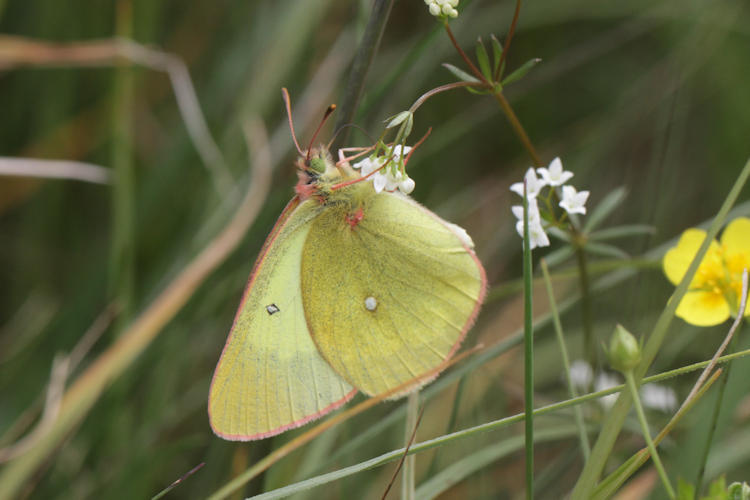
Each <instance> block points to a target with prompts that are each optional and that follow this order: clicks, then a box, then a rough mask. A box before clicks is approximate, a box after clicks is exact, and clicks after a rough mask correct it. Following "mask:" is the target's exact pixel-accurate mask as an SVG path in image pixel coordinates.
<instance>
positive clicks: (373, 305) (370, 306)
mask: <svg viewBox="0 0 750 500" xmlns="http://www.w3.org/2000/svg"><path fill="white" fill-rule="evenodd" d="M377 307H378V301H377V300H375V297H372V296H370V297H367V298H366V299H365V309H367V310H368V311H374V310H375V309H377Z"/></svg>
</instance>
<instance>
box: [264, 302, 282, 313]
mask: <svg viewBox="0 0 750 500" xmlns="http://www.w3.org/2000/svg"><path fill="white" fill-rule="evenodd" d="M280 311H281V309H279V306H277V305H276V304H268V305H267V306H266V312H267V313H268V315H269V316H272V315H274V314H276V313H277V312H280Z"/></svg>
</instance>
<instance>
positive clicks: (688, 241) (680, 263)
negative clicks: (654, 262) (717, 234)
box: [662, 228, 719, 285]
mask: <svg viewBox="0 0 750 500" xmlns="http://www.w3.org/2000/svg"><path fill="white" fill-rule="evenodd" d="M705 237H706V232H705V231H703V230H702V229H695V228H691V229H688V230H686V231H685V232H684V233H682V236H680V241H679V242H678V243H677V246H676V247H673V248H671V249H670V250H669V251H668V252H667V253H666V254H664V259H663V261H662V266H663V268H664V274H666V275H667V279H669V281H671V282H672V284H674V285H676V284H678V283H679V282H680V280H682V277H683V276H685V272H686V271H687V269H688V267H690V263H691V262H692V261H693V257H695V254H696V253H698V248H700V246H701V244H702V243H703V240H704V238H705ZM718 249H719V244H718V243H717V242H716V241H715V240H714V241H712V242H711V246H710V247H709V252H711V251H714V252H716V251H718ZM705 262H706V259H705V257H704V259H703V262H702V263H701V265H703V264H704V263H705ZM693 281H695V278H693Z"/></svg>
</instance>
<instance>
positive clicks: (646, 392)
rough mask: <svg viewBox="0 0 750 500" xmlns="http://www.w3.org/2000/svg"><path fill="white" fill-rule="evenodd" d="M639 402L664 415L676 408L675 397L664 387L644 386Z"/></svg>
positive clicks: (655, 385)
mask: <svg viewBox="0 0 750 500" xmlns="http://www.w3.org/2000/svg"><path fill="white" fill-rule="evenodd" d="M641 400H642V401H643V406H645V407H647V408H651V409H653V410H659V411H662V412H664V413H669V412H670V411H672V410H674V409H675V408H677V395H676V394H675V392H674V391H673V390H672V389H671V388H669V387H667V386H665V385H659V384H646V385H644V386H643V387H641Z"/></svg>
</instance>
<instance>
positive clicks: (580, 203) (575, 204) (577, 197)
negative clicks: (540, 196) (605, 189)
mask: <svg viewBox="0 0 750 500" xmlns="http://www.w3.org/2000/svg"><path fill="white" fill-rule="evenodd" d="M562 195H563V196H562V197H563V199H562V201H561V202H560V207H562V208H563V209H564V210H565V211H566V212H568V213H569V214H585V213H586V207H585V206H584V205H585V204H586V200H587V199H588V197H589V192H588V191H581V192H580V193H579V192H576V188H574V187H573V186H563V187H562Z"/></svg>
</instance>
